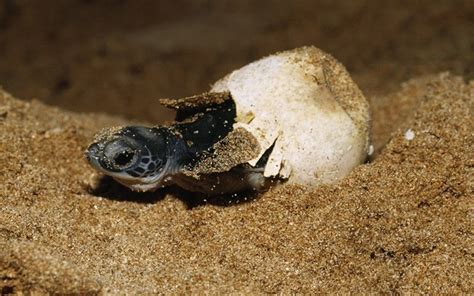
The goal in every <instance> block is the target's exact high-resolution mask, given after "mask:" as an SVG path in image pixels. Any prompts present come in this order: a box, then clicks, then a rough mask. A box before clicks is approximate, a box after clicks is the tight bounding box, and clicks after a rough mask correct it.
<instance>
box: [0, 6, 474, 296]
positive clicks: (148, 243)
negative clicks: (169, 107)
mask: <svg viewBox="0 0 474 296" xmlns="http://www.w3.org/2000/svg"><path fill="white" fill-rule="evenodd" d="M372 2H373V3H372ZM35 3H36V4H35ZM38 3H40V2H36V1H4V2H0V57H1V58H0V84H2V85H3V87H4V88H5V89H6V90H7V91H8V92H9V93H12V94H13V95H14V97H13V96H11V95H9V94H8V93H7V92H5V91H1V92H0V165H1V167H2V168H3V169H2V170H0V209H1V212H0V288H1V291H2V293H20V292H38V293H53V292H56V293H78V292H79V293H90V294H96V293H97V294H101V293H127V292H128V293H152V292H164V293H173V292H174V293H189V292H202V291H210V292H215V293H221V294H222V293H227V292H241V293H243V292H253V293H278V292H280V293H290V292H293V293H308V294H309V293H317V292H319V293H321V292H326V293H328V292H339V293H344V292H353V293H367V292H379V293H406V292H425V293H430V294H437V293H450V294H452V293H465V294H467V293H473V292H474V283H473V280H472V276H470V274H472V273H474V260H473V247H472V246H473V245H474V244H473V243H474V241H473V234H472V229H473V219H472V206H473V203H472V197H473V179H474V175H473V165H474V151H473V148H472V147H474V136H473V132H472V131H473V128H474V124H473V109H474V106H473V105H474V82H473V81H472V79H473V78H474V57H473V48H474V38H473V37H472V36H474V24H473V19H474V10H473V7H472V2H471V1H455V2H449V3H450V4H448V2H443V1H439V2H432V1H430V2H427V1H426V2H424V1H420V2H417V3H416V4H410V5H408V4H407V3H401V4H395V2H394V3H384V4H383V5H382V4H378V3H379V2H378V1H368V2H367V1H364V2H351V3H353V4H350V5H349V4H348V2H347V1H340V2H333V1H327V2H326V1H321V2H319V3H318V4H312V1H295V2H292V3H293V4H291V5H290V4H288V3H289V2H286V1H281V2H280V1H275V2H272V5H269V2H267V1H259V4H255V3H254V2H247V1H241V2H239V3H238V4H237V3H230V2H226V3H224V4H216V3H214V4H213V3H212V2H207V1H195V2H188V1H174V4H173V6H170V5H171V4H163V3H159V2H158V1H156V2H154V3H155V4H150V2H147V1H119V2H116V3H115V2H111V1H76V2H73V4H71V5H63V4H61V3H63V2H62V1H53V0H52V1H50V2H49V4H50V5H49V6H41V5H39V4H38ZM408 3H411V2H408ZM144 7H146V9H144ZM105 11H107V12H108V13H107V14H105V13H104V12H105ZM25 36H27V37H28V38H25ZM304 44H314V45H316V46H318V47H321V48H322V49H324V50H326V51H328V52H330V53H331V54H333V55H334V56H335V57H336V58H338V59H339V60H340V61H341V62H343V63H344V64H345V65H346V66H347V68H348V70H349V71H350V72H351V74H352V75H353V77H354V79H355V81H356V82H357V83H358V84H359V85H360V87H361V89H362V90H363V92H364V93H365V94H366V95H367V97H368V98H369V100H370V102H371V106H372V114H373V143H374V146H375V147H376V154H375V156H374V157H373V159H372V161H371V162H370V163H367V164H364V165H361V166H360V167H358V168H357V169H356V170H355V171H354V172H353V173H352V174H351V175H350V176H349V177H348V178H346V179H345V180H343V181H342V182H340V183H338V184H335V185H331V186H322V187H320V188H317V189H316V190H312V191H309V190H307V189H305V188H302V187H295V186H285V187H278V188H274V189H272V190H271V191H269V192H267V193H265V194H262V195H260V196H257V197H252V198H249V199H250V200H251V201H250V202H244V201H243V199H240V200H227V199H219V200H212V201H210V202H209V203H202V202H200V201H196V200H195V199H194V198H193V197H191V196H189V194H187V193H186V192H183V191H181V190H178V189H175V188H171V189H168V190H164V191H160V192H156V193H146V194H138V193H133V192H130V191H128V190H127V189H125V188H123V187H121V186H120V185H118V184H116V183H115V182H114V181H112V180H110V179H109V178H103V177H102V176H101V175H100V174H97V173H95V172H94V170H93V169H92V168H90V167H89V166H88V165H87V163H86V161H85V159H84V157H83V151H84V150H85V148H86V146H87V144H88V143H89V142H90V141H91V138H92V136H93V134H94V133H95V132H96V131H97V130H98V129H99V128H101V127H104V126H109V125H115V124H124V123H129V122H130V120H134V121H148V122H153V123H155V122H160V121H163V120H167V119H170V118H172V113H170V112H168V111H165V110H164V109H161V108H160V107H158V103H157V100H156V98H158V97H178V96H183V95H190V94H196V93H200V92H202V91H203V90H206V89H207V85H208V84H209V83H210V82H212V81H213V80H215V79H216V78H218V77H219V76H221V75H222V74H225V73H226V72H228V71H229V70H231V69H233V68H235V67H238V66H240V65H243V64H245V63H247V62H249V61H251V60H253V59H255V58H258V57H260V56H262V55H265V54H268V53H271V52H274V51H276V50H281V49H287V48H292V47H296V46H300V45H304ZM444 71H450V72H451V74H449V73H447V72H444ZM441 72H443V73H441ZM15 97H16V98H15ZM17 98H21V99H23V100H20V99H17ZM31 98H37V99H36V100H31ZM54 106H59V107H54ZM84 112H88V113H84ZM90 112H100V113H102V114H99V113H95V114H92V113H90ZM104 113H108V114H109V115H106V114H104ZM407 131H410V132H408V134H407ZM411 132H412V133H411ZM410 134H412V135H414V138H411V137H407V135H410Z"/></svg>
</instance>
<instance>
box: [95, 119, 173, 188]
mask: <svg viewBox="0 0 474 296" xmlns="http://www.w3.org/2000/svg"><path fill="white" fill-rule="evenodd" d="M175 144H176V137H175V136H173V134H172V133H171V132H170V131H169V129H168V128H166V127H162V128H148V127H143V126H130V127H121V128H112V129H105V130H102V131H101V132H99V134H98V135H97V136H96V138H95V140H94V142H93V143H92V144H91V145H90V146H89V147H88V148H87V150H86V157H87V159H88V161H89V163H90V164H91V165H92V166H93V167H94V168H95V169H97V170H99V171H101V172H103V173H104V174H106V175H109V176H111V177H113V178H114V179H115V180H116V181H118V182H120V183H121V184H123V185H125V186H127V187H129V188H131V189H132V190H136V191H149V190H154V189H157V188H159V187H161V186H163V185H165V183H166V182H167V179H169V177H170V176H171V175H173V174H174V173H176V172H177V171H178V170H179V164H178V162H177V161H176V158H175V157H173V155H172V153H173V151H176V149H175V148H174V147H175V146H176V145H175Z"/></svg>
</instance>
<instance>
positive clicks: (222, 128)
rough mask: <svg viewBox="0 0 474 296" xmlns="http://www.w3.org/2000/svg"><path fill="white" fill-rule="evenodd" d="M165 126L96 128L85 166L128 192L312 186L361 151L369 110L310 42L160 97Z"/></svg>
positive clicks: (345, 167)
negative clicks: (194, 88) (169, 112)
mask: <svg viewBox="0 0 474 296" xmlns="http://www.w3.org/2000/svg"><path fill="white" fill-rule="evenodd" d="M160 102H161V103H162V104H163V105H165V106H167V107H170V108H174V109H175V110H177V115H176V120H175V122H174V123H173V124H171V125H163V126H157V127H145V126H128V127H114V128H108V129H105V130H103V131H101V132H99V134H98V135H97V136H96V138H95V140H94V142H93V143H92V144H91V145H90V146H89V148H88V149H87V151H86V156H87V158H88V160H89V162H90V163H91V164H92V166H93V167H94V168H96V169H97V170H99V171H101V172H103V173H105V174H106V175H110V176H112V177H113V178H114V179H115V180H117V181H118V182H120V183H122V184H124V185H125V186H128V187H129V188H131V189H133V190H137V191H150V190H156V189H157V188H161V187H164V186H167V185H171V184H176V185H178V186H180V187H182V188H184V189H186V190H189V191H195V192H202V193H205V194H208V195H219V194H226V193H234V192H238V191H244V190H264V189H267V188H268V186H269V184H271V183H272V182H273V181H275V180H278V181H279V180H281V181H286V182H287V183H299V184H302V185H306V186H317V185H319V184H323V183H333V182H336V181H338V180H339V179H341V178H343V177H344V176H346V175H347V174H348V173H349V172H350V171H351V170H352V169H353V168H354V167H355V166H357V165H358V164H360V163H362V162H363V161H364V160H365V159H366V156H367V152H368V146H369V108H368V104H367V101H366V100H365V98H364V96H363V95H362V93H361V91H360V90H359V88H358V87H357V85H356V84H355V83H354V82H353V81H352V79H351V78H350V76H349V74H348V73H347V71H346V70H345V68H344V67H343V66H342V65H341V64H340V63H339V62H337V61H336V60H335V59H334V58H333V57H332V56H330V55H328V54H327V53H324V52H323V51H321V50H319V49H317V48H315V47H303V48H298V49H294V50H290V51H285V52H281V53H277V54H274V55H271V56H268V57H265V58H263V59H261V60H259V61H256V62H253V63H251V64H248V65H246V66H244V67H242V68H241V69H239V70H236V71H234V72H232V73H230V74H228V75H227V76H225V77H224V78H222V79H220V80H219V81H217V82H216V83H215V84H214V85H213V86H212V88H211V90H210V91H209V92H206V93H203V94H201V95H197V96H192V97H187V98H181V99H162V100H161V101H160Z"/></svg>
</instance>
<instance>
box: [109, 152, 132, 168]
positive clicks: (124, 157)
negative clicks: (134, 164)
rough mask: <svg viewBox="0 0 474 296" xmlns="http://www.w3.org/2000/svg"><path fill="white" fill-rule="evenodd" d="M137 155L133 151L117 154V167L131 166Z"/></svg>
mask: <svg viewBox="0 0 474 296" xmlns="http://www.w3.org/2000/svg"><path fill="white" fill-rule="evenodd" d="M134 155H135V154H134V153H133V151H129V150H123V151H120V152H119V153H117V154H116V155H115V157H114V163H115V164H116V165H117V166H120V167H123V166H126V165H127V164H129V163H130V162H131V161H132V160H133V156H134Z"/></svg>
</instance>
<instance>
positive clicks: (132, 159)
mask: <svg viewBox="0 0 474 296" xmlns="http://www.w3.org/2000/svg"><path fill="white" fill-rule="evenodd" d="M104 155H105V157H107V159H108V162H109V163H110V165H111V166H112V167H113V168H114V169H125V168H129V167H131V166H133V165H134V164H135V163H136V162H137V160H138V153H137V150H136V149H133V148H132V147H130V146H129V145H128V144H127V143H125V142H123V141H114V142H111V143H110V144H108V145H107V146H106V147H105V149H104Z"/></svg>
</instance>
